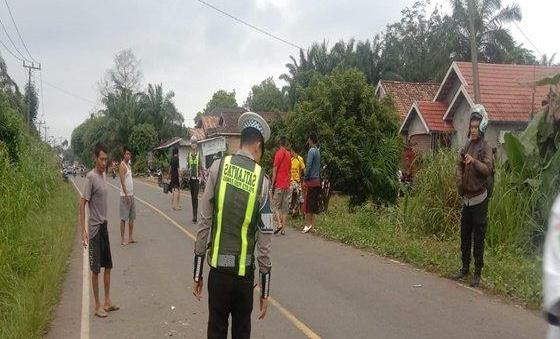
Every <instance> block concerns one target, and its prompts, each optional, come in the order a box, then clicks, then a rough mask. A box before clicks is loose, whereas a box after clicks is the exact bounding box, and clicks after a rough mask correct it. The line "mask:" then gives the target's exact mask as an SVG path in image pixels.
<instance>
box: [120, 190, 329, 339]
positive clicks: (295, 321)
mask: <svg viewBox="0 0 560 339" xmlns="http://www.w3.org/2000/svg"><path fill="white" fill-rule="evenodd" d="M145 184H146V185H147V186H152V187H155V186H153V185H150V184H147V183H145ZM109 185H111V186H113V187H114V188H115V189H116V190H119V188H118V187H117V186H115V185H113V184H109ZM134 198H135V199H136V200H138V201H140V202H141V203H143V204H144V205H146V206H148V207H149V208H151V209H152V210H154V211H155V212H156V213H158V214H159V215H161V216H162V217H163V218H165V219H166V220H167V221H169V222H170V223H171V224H172V225H174V226H175V227H177V228H178V229H179V230H180V231H181V232H183V233H184V234H185V235H186V236H187V237H189V238H191V239H192V240H193V241H194V240H196V237H195V236H194V235H193V234H192V233H191V232H189V231H187V230H186V229H185V228H184V227H183V226H181V225H180V224H179V223H177V222H176V221H175V220H173V219H172V218H171V217H169V216H168V215H167V214H165V213H164V212H162V211H161V210H160V209H158V208H157V207H155V206H154V205H152V204H150V203H149V202H147V201H144V200H142V199H140V198H138V196H137V195H135V196H134ZM257 289H260V288H259V287H258V286H257ZM268 300H269V301H270V304H272V306H274V307H276V308H277V309H278V311H280V313H281V314H282V315H283V316H284V317H285V318H286V319H288V321H290V322H291V323H292V325H294V326H295V327H296V328H297V329H298V330H300V331H301V332H303V334H304V335H305V336H306V337H308V338H310V339H320V338H321V337H320V336H319V335H318V334H317V333H315V332H314V331H313V330H312V329H311V328H310V327H309V326H307V325H306V324H305V323H304V322H303V321H301V320H299V319H298V318H297V317H296V316H295V315H294V314H293V313H291V312H290V311H288V310H287V309H286V308H285V307H284V306H282V304H280V303H279V302H278V301H277V300H276V299H274V298H272V297H268Z"/></svg>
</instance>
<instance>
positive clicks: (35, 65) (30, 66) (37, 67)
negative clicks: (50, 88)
mask: <svg viewBox="0 0 560 339" xmlns="http://www.w3.org/2000/svg"><path fill="white" fill-rule="evenodd" d="M23 67H24V68H27V71H28V74H29V79H28V82H27V86H29V88H31V71H32V70H38V71H40V70H41V64H40V63H38V62H31V64H29V62H26V61H25V60H23ZM30 99H31V98H28V101H27V117H26V120H27V127H28V128H29V130H31V100H30ZM41 99H42V98H41Z"/></svg>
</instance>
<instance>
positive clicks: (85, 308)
mask: <svg viewBox="0 0 560 339" xmlns="http://www.w3.org/2000/svg"><path fill="white" fill-rule="evenodd" d="M71 181H72V184H73V185H74V188H76V191H78V193H79V194H80V197H81V196H82V192H81V191H80V189H79V188H78V186H77V185H76V183H75V182H74V180H73V179H72V180H71ZM87 213H88V211H87V209H86V223H87ZM86 227H87V224H86ZM81 247H82V316H81V320H80V338H81V339H89V307H90V300H89V265H88V264H89V262H88V261H89V260H88V259H89V257H88V255H87V253H88V252H87V247H83V246H81Z"/></svg>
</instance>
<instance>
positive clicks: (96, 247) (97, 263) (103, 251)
mask: <svg viewBox="0 0 560 339" xmlns="http://www.w3.org/2000/svg"><path fill="white" fill-rule="evenodd" d="M101 267H104V268H106V269H107V268H108V269H111V268H113V259H112V257H111V244H110V243H109V232H108V231H107V222H105V223H103V224H101V225H100V226H99V231H98V232H97V234H96V235H95V236H94V237H93V238H91V239H89V268H90V269H91V271H92V272H94V273H99V272H100V271H101Z"/></svg>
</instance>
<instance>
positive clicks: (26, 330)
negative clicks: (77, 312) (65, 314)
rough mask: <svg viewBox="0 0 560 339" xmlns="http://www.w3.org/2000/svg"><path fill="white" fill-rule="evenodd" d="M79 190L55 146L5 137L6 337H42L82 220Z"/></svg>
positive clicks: (1, 204)
mask: <svg viewBox="0 0 560 339" xmlns="http://www.w3.org/2000/svg"><path fill="white" fill-rule="evenodd" d="M76 199H77V198H76V193H75V192H74V191H73V190H72V187H71V186H69V184H64V183H63V181H62V178H61V176H60V174H59V173H58V170H57V165H56V158H55V155H54V153H53V152H52V151H51V150H50V148H49V147H48V146H47V145H45V144H43V143H41V142H40V141H39V140H37V139H36V138H35V137H34V136H29V135H27V134H23V136H22V139H21V144H20V146H19V150H18V160H17V161H16V162H14V161H13V159H11V158H10V156H9V155H8V152H7V147H6V144H4V143H3V142H2V141H1V140H0V337H1V338H39V337H41V336H42V334H43V332H44V331H45V328H46V326H47V324H48V320H49V317H50V316H51V311H52V307H53V305H54V304H55V303H56V300H57V298H58V293H59V291H60V289H59V287H60V284H61V281H62V277H63V272H64V270H65V269H66V260H67V257H68V254H69V252H70V249H71V244H72V239H73V234H74V230H75V224H76V221H77V218H76V215H77V212H76V211H77V204H76Z"/></svg>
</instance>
